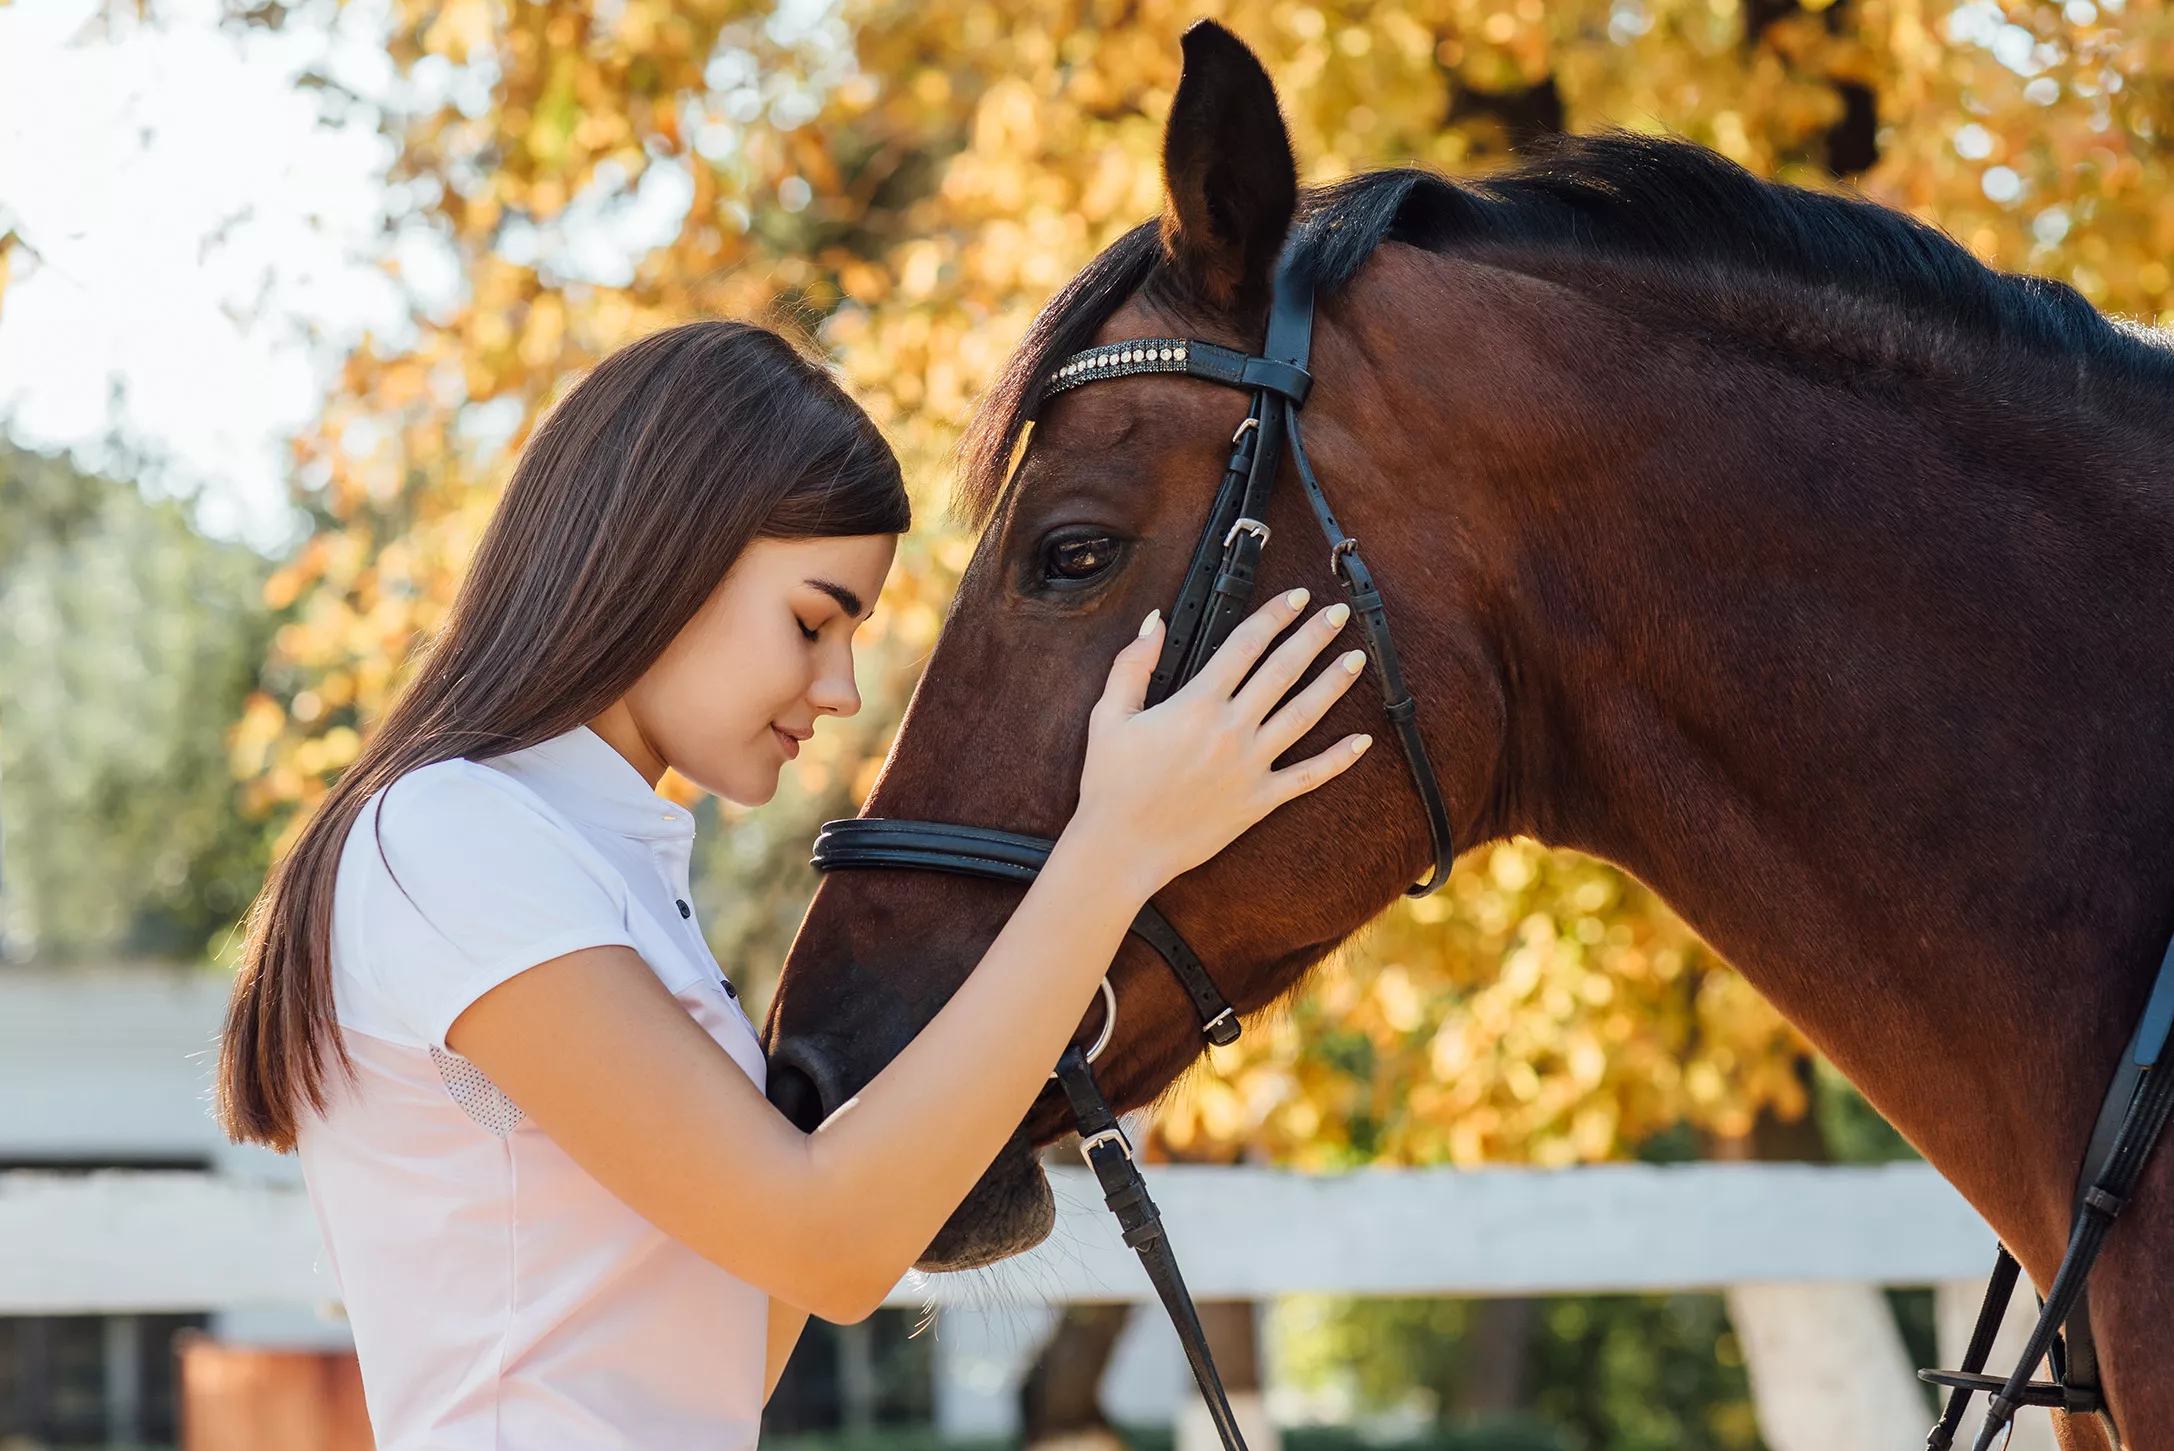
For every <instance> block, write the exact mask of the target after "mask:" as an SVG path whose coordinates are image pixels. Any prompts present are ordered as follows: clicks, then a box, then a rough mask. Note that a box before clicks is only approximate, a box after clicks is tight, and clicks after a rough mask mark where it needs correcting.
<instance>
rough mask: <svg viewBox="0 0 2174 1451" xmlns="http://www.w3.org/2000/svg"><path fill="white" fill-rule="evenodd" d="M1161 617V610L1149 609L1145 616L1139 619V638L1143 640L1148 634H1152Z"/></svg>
mask: <svg viewBox="0 0 2174 1451" xmlns="http://www.w3.org/2000/svg"><path fill="white" fill-rule="evenodd" d="M1161 619H1162V611H1161V610H1160V609H1153V610H1149V611H1148V612H1147V618H1146V619H1144V620H1142V621H1140V638H1141V639H1143V640H1145V639H1146V638H1147V637H1148V636H1150V635H1152V634H1154V633H1155V626H1156V624H1157V622H1158V621H1160V620H1161Z"/></svg>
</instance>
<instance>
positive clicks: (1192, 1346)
mask: <svg viewBox="0 0 2174 1451" xmlns="http://www.w3.org/2000/svg"><path fill="white" fill-rule="evenodd" d="M1057 1082H1058V1083H1059V1084H1060V1085H1062V1086H1063V1088H1064V1096H1065V1101H1066V1102H1067V1103H1069V1104H1070V1105H1071V1107H1072V1118H1073V1121H1074V1122H1075V1123H1076V1124H1077V1125H1078V1126H1079V1141H1080V1142H1079V1147H1080V1154H1081V1156H1082V1157H1084V1158H1085V1159H1086V1160H1087V1167H1088V1168H1090V1169H1092V1170H1094V1173H1095V1182H1096V1183H1098V1184H1100V1185H1101V1186H1102V1202H1103V1203H1104V1204H1105V1205H1107V1206H1108V1208H1109V1211H1110V1213H1112V1214H1114V1215H1116V1216H1117V1227H1118V1228H1119V1230H1121V1231H1122V1232H1123V1234H1124V1237H1125V1243H1126V1244H1128V1245H1130V1246H1131V1247H1132V1250H1133V1253H1135V1254H1137V1255H1138V1256H1139V1257H1140V1267H1141V1268H1142V1269H1144V1270H1146V1271H1147V1278H1148V1281H1149V1282H1150V1283H1151V1284H1153V1285H1154V1286H1155V1294H1156V1296H1157V1298H1159V1299H1160V1300H1161V1301H1162V1305H1163V1309H1164V1310H1165V1311H1166V1312H1168V1314H1169V1316H1170V1323H1171V1324H1172V1325H1173V1326H1174V1327H1176V1329H1177V1332H1178V1343H1179V1344H1180V1345H1183V1346H1184V1347H1185V1360H1186V1363H1187V1364H1188V1365H1190V1366H1191V1367H1192V1370H1193V1381H1194V1383H1195V1384H1196V1385H1198V1386H1199V1387H1200V1398H1201V1399H1202V1400H1203V1401H1205V1402H1207V1405H1208V1417H1209V1419H1210V1420H1212V1421H1214V1422H1215V1432H1216V1435H1218V1436H1220V1437H1221V1438H1222V1440H1223V1446H1224V1448H1225V1451H1246V1442H1245V1437H1244V1435H1243V1434H1241V1433H1240V1431H1239V1430H1238V1418H1237V1416H1236V1415H1234V1414H1233V1413H1232V1411H1231V1408H1230V1397H1229V1396H1228V1395H1226V1394H1225V1393H1224V1391H1223V1378H1222V1377H1221V1376H1220V1375H1218V1374H1216V1369H1215V1359H1214V1357H1213V1356H1212V1355H1211V1354H1210V1353H1209V1351H1208V1334H1207V1331H1206V1330H1204V1329H1203V1328H1202V1327H1201V1324H1200V1312H1199V1311H1198V1310H1197V1309H1195V1308H1194V1306H1193V1297H1192V1294H1191V1292H1190V1291H1188V1290H1187V1289H1186V1288H1185V1277H1184V1276H1183V1275H1182V1274H1180V1273H1179V1272H1178V1258H1177V1255H1176V1254H1175V1253H1174V1252H1173V1251H1172V1250H1171V1248H1170V1240H1169V1238H1168V1236H1166V1235H1165V1234H1164V1233H1163V1227H1162V1212H1161V1211H1160V1210H1158V1209H1156V1207H1155V1201H1154V1200H1153V1199H1150V1198H1149V1197H1148V1193H1147V1181H1146V1180H1145V1179H1143V1178H1141V1177H1140V1166H1139V1165H1138V1164H1137V1163H1135V1162H1134V1161H1133V1157H1132V1144H1131V1143H1130V1142H1129V1141H1128V1140H1127V1139H1126V1138H1125V1131H1124V1129H1123V1128H1121V1127H1119V1125H1118V1122H1117V1115H1116V1114H1115V1113H1113V1112H1111V1110H1110V1104H1109V1100H1108V1099H1106V1098H1104V1097H1103V1096H1102V1088H1101V1085H1100V1084H1098V1083H1096V1082H1095V1074H1094V1070H1093V1069H1092V1068H1089V1067H1088V1066H1087V1055H1086V1054H1084V1053H1082V1052H1081V1051H1080V1050H1079V1046H1078V1045H1077V1044H1074V1045H1073V1046H1072V1047H1069V1048H1067V1049H1065V1050H1064V1056H1063V1057H1062V1058H1059V1059H1058V1060H1057Z"/></svg>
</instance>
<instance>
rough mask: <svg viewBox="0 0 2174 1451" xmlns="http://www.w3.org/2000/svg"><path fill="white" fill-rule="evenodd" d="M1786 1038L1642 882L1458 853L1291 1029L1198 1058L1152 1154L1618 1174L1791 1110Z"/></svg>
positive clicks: (1796, 1096)
mask: <svg viewBox="0 0 2174 1451" xmlns="http://www.w3.org/2000/svg"><path fill="white" fill-rule="evenodd" d="M1802 1052H1803V1049H1802V1047H1801V1045H1800V1042H1799V1040H1798V1039H1797V1037H1796V1035H1795V1034H1794V1033H1793V1032H1792V1031H1791V1030H1790V1029H1789V1028H1788V1027H1787V1026H1786V1025H1785V1024H1783V1023H1782V1021H1781V1019H1780V1018H1779V1016H1778V1015H1776V1014H1775V1013H1774V1011H1773V1010H1772V1009H1771V1008H1769V1007H1768V1006H1767V1005H1766V1004H1765V1002H1764V1000H1762V999H1761V998H1759V997H1758V995H1757V994H1756V993H1754V992H1753V991H1752V990H1751V988H1750V987H1749V986H1748V985H1747V984H1746V983H1745V982H1744V980H1743V979H1742V978H1740V977H1738V976H1737V975H1736V974H1735V973H1734V972H1731V971H1729V970H1728V969H1727V968H1726V967H1725V966H1724V965H1723V964H1722V963H1721V962H1720V960H1719V959H1718V958H1716V957H1715V956H1714V955H1713V954H1712V953H1711V952H1710V951H1708V950H1707V949H1706V948H1705V947H1704V946H1703V945H1702V944H1701V943H1700V942H1699V941H1698V939H1697V938H1696V937H1695V936H1693V935H1692V933H1691V932H1690V930H1689V929H1688V928H1686V927H1684V926H1683V924H1682V923H1681V922H1679V921H1678V920H1677V919H1676V918H1675V917H1674V916H1673V915H1672V914H1670V913H1669V912H1668V911H1667V910H1666V909H1665V908H1663V907H1662V906H1661V904H1660V903H1659V902H1658V901H1657V900H1656V899H1655V898H1654V897H1653V896H1652V894H1651V893H1650V892H1648V891H1646V890H1645V888H1643V887H1641V886H1640V885H1639V884H1638V883H1636V882H1635V881H1633V880H1631V879H1630V878H1628V877H1626V876H1625V875H1623V874H1622V873H1621V872H1618V871H1616V870H1614V869H1612V868H1610V867H1607V866H1604V865H1602V864H1601V863H1598V862H1595V861H1593V860H1592V859H1590V858H1588V857H1583V856H1580V855H1578V854H1577V853H1575V852H1568V851H1550V850H1548V849H1546V848H1544V847H1541V846H1539V845H1537V844H1535V843H1533V842H1530V841H1512V842H1504V843H1500V844H1497V845H1495V846H1493V847H1490V848H1486V849H1484V850H1481V851H1476V852H1468V853H1467V854H1466V855H1465V857H1464V858H1463V860H1462V861H1461V862H1460V863H1459V864H1458V866H1457V868H1456V870H1455V872H1454V873H1453V874H1452V876H1451V878H1450V882H1449V885H1448V886H1447V887H1446V888H1445V889H1444V890H1443V891H1442V892H1441V893H1439V894H1438V895H1436V896H1434V897H1429V898H1423V899H1418V900H1407V901H1405V902H1402V903H1400V904H1399V905H1398V906H1397V907H1396V908H1395V909H1393V910H1392V911H1391V912H1390V914H1389V915H1388V916H1387V917H1386V918H1384V919H1383V920H1382V921H1381V922H1380V923H1379V924H1377V925H1376V926H1375V927H1374V928H1373V929H1372V932H1371V934H1370V936H1369V937H1368V938H1367V939H1366V940H1364V941H1363V942H1362V943H1361V944H1359V945H1358V946H1357V947H1355V948H1353V949H1351V950H1347V951H1346V952H1344V953H1343V954H1340V955H1339V956H1338V957H1337V958H1336V959H1334V960H1332V961H1331V962H1330V963H1329V964H1328V965H1327V966H1326V967H1324V968H1323V969H1322V970H1321V971H1320V972H1319V973H1318V974H1317V975H1316V977H1315V979H1314V981H1313V982H1312V984H1311V985H1310V987H1309V990H1308V991H1307V992H1306V993H1305V994H1304V995H1302V996H1300V997H1299V998H1297V999H1296V1000H1295V1001H1294V1002H1293V1003H1292V1004H1291V1006H1290V1007H1289V1008H1288V1010H1286V1011H1284V1012H1281V1013H1279V1014H1276V1015H1274V1016H1273V1017H1271V1018H1269V1019H1268V1020H1267V1021H1263V1022H1260V1023H1257V1024H1255V1025H1253V1026H1252V1027H1251V1028H1250V1030H1249V1031H1248V1032H1247V1034H1246V1035H1245V1036H1244V1037H1242V1038H1240V1039H1239V1041H1238V1043H1237V1044H1236V1045H1235V1046H1233V1047H1231V1048H1227V1049H1218V1050H1214V1051H1213V1053H1212V1057H1211V1060H1210V1068H1209V1069H1208V1071H1204V1072H1196V1073H1195V1074H1193V1075H1191V1076H1190V1077H1189V1078H1188V1079H1187V1080H1186V1082H1185V1084H1184V1086H1183V1087H1182V1088H1181V1090H1180V1091H1179V1092H1178V1093H1177V1094H1175V1095H1174V1096H1173V1097H1172V1098H1171V1099H1170V1100H1169V1101H1168V1102H1167V1103H1166V1104H1165V1105H1164V1107H1163V1111H1162V1113H1161V1115H1160V1116H1159V1118H1158V1122H1157V1133H1158V1136H1159V1138H1160V1139H1161V1140H1162V1141H1163V1143H1164V1144H1166V1145H1167V1146H1168V1147H1169V1148H1170V1149H1171V1150H1172V1151H1173V1152H1174V1153H1176V1154H1178V1155H1180V1156H1183V1157H1199V1156H1200V1154H1201V1147H1202V1145H1203V1143H1206V1144H1225V1145H1230V1146H1233V1147H1236V1146H1240V1145H1244V1146H1249V1147H1250V1148H1251V1149H1252V1150H1253V1151H1255V1152H1257V1153H1265V1154H1267V1155H1269V1156H1271V1157H1274V1158H1276V1159H1278V1160H1279V1161H1282V1162H1287V1163H1292V1164H1296V1165H1300V1166H1304V1167H1307V1168H1317V1169H1326V1168H1345V1167H1351V1166H1353V1165H1357V1164H1363V1163H1377V1162H1393V1163H1405V1164H1440V1163H1448V1164H1459V1165H1476V1164H1483V1163H1489V1162H1503V1161H1507V1162H1518V1163H1535V1164H1543V1165H1563V1164H1570V1163H1576V1162H1580V1161H1590V1160H1599V1159H1612V1158H1623V1157H1627V1156H1628V1155H1629V1154H1631V1153H1632V1152H1634V1151H1635V1150H1636V1149H1637V1147H1638V1146H1639V1145H1640V1144H1642V1143H1644V1142H1645V1141H1646V1140H1647V1139H1649V1138H1651V1137H1652V1136H1653V1135H1655V1134H1657V1133H1659V1132H1661V1131H1662V1130H1665V1129H1668V1128H1670V1127H1671V1126H1673V1125H1675V1124H1677V1123H1679V1122H1681V1123H1688V1124H1690V1125H1692V1126H1694V1127H1695V1128H1698V1129H1700V1130H1703V1131H1705V1132H1708V1133H1711V1134H1714V1135H1717V1136H1720V1137H1725V1138H1741V1137H1743V1136H1745V1135H1747V1134H1749V1133H1750V1132H1751V1129H1752V1127H1753V1123H1754V1120H1755V1117H1756V1115H1757V1113H1758V1111H1759V1110H1760V1109H1761V1108H1771V1109H1773V1110H1774V1111H1775V1112H1776V1113H1778V1114H1779V1115H1780V1116H1781V1117H1783V1118H1796V1117H1798V1116H1800V1115H1801V1114H1802V1113H1803V1112H1804V1111H1805V1109H1806V1107H1807V1101H1806V1095H1805V1093H1804V1090H1803V1084H1802V1079H1801V1076H1800V1074H1799V1072H1798V1067H1797V1059H1798V1057H1799V1055H1801V1053H1802Z"/></svg>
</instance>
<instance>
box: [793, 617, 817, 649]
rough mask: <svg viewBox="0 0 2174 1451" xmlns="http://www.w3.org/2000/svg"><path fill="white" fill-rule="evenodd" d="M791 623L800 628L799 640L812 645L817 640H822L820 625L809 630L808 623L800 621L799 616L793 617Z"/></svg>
mask: <svg viewBox="0 0 2174 1451" xmlns="http://www.w3.org/2000/svg"><path fill="white" fill-rule="evenodd" d="M793 623H794V624H796V625H798V626H799V627H800V638H801V639H803V640H806V641H808V642H809V643H811V644H812V643H814V642H815V641H816V640H819V639H821V638H822V635H823V629H822V626H820V625H817V626H815V627H813V628H810V626H809V624H808V622H807V621H806V620H803V619H801V618H800V616H798V615H794V616H793Z"/></svg>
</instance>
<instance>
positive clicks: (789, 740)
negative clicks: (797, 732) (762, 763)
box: [770, 726, 800, 761]
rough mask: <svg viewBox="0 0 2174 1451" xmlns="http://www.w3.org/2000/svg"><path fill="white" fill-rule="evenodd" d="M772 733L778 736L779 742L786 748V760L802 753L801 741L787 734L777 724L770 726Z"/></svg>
mask: <svg viewBox="0 0 2174 1451" xmlns="http://www.w3.org/2000/svg"><path fill="white" fill-rule="evenodd" d="M770 734H772V735H774V736H776V737H777V738H778V744H779V745H781V746H783V747H784V748H785V759H786V760H788V761H790V760H792V759H793V758H794V757H795V756H797V755H799V754H800V742H799V741H798V740H796V739H795V738H794V737H792V736H789V735H787V734H785V732H783V731H781V730H779V729H778V728H777V727H776V726H772V727H770Z"/></svg>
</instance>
